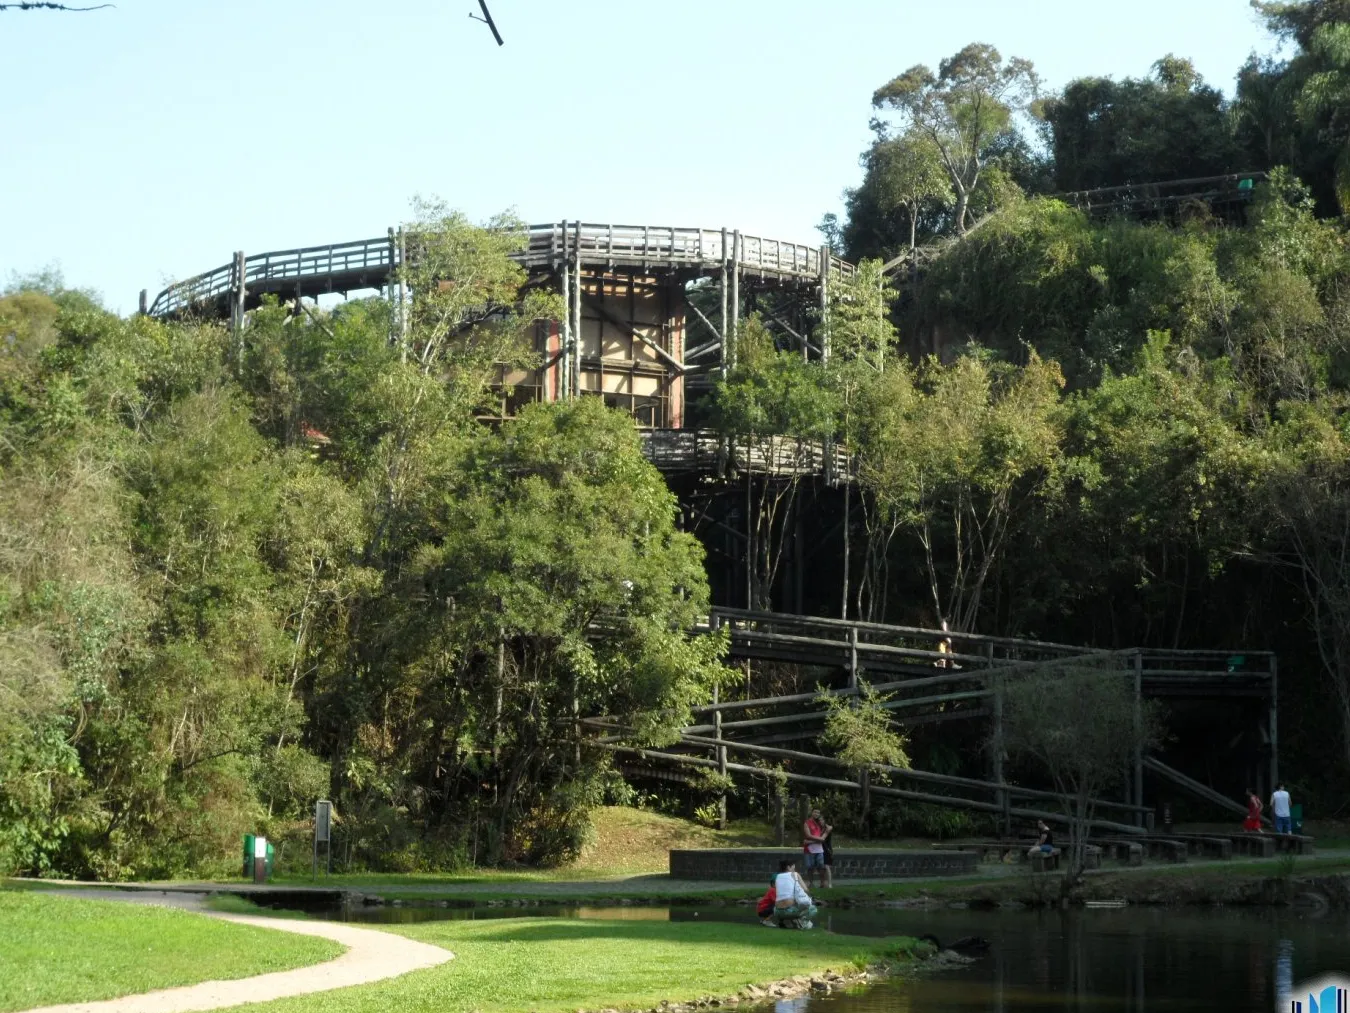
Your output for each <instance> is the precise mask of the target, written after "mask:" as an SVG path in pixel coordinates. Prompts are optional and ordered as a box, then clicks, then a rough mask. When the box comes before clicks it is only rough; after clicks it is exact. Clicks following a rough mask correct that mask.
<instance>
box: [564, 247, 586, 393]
mask: <svg viewBox="0 0 1350 1013" xmlns="http://www.w3.org/2000/svg"><path fill="white" fill-rule="evenodd" d="M573 224H574V228H575V230H576V232H575V236H574V238H573V243H572V249H573V251H574V253H575V257H576V266H575V270H574V271H573V272H572V289H573V297H572V375H571V377H570V378H569V379H568V384H567V386H568V390H569V391H570V392H571V395H572V397H580V396H581V297H582V291H583V290H582V286H581V222H580V221H577V222H575V223H573Z"/></svg>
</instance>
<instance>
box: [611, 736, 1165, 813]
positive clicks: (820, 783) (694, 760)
mask: <svg viewBox="0 0 1350 1013" xmlns="http://www.w3.org/2000/svg"><path fill="white" fill-rule="evenodd" d="M604 748H607V749H610V750H612V751H614V752H616V753H628V754H632V755H636V756H640V757H642V758H643V759H659V760H668V761H671V762H673V763H684V764H689V765H691V766H695V767H712V768H715V767H716V766H717V761H716V760H705V759H704V758H703V757H701V756H684V755H682V754H680V753H663V752H659V751H657V750H652V749H639V748H637V747H635V746H606V747H604ZM727 770H728V771H730V772H734V773H738V774H751V775H754V776H757V777H765V776H769V772H768V771H766V770H764V769H763V768H761V767H751V766H749V765H747V764H743V763H728V764H727ZM774 776H782V777H784V778H786V779H787V780H789V781H795V782H796V783H798V784H809V785H814V786H817V787H821V788H837V789H842V790H844V791H857V790H858V782H856V781H846V780H842V779H840V778H832V777H812V776H811V775H809V774H794V773H791V772H787V771H784V772H781V774H780V775H774ZM871 791H872V794H874V795H885V796H887V797H888V798H899V799H906V800H908V801H911V802H932V803H935V804H937V805H949V806H953V807H955V808H957V809H974V810H976V811H978V812H991V813H996V812H1000V811H1001V810H1000V809H999V807H998V806H997V805H995V804H994V803H992V802H980V801H977V800H976V799H970V798H959V797H955V796H951V795H933V794H930V793H929V792H921V791H906V790H904V789H902V788H884V787H880V786H877V785H873V786H872V788H871ZM1008 812H1009V813H1010V814H1011V815H1013V816H1019V817H1022V818H1024V819H1041V820H1045V821H1047V822H1057V823H1068V822H1070V818H1069V817H1068V816H1067V815H1065V814H1064V813H1057V812H1053V811H1051V810H1041V809H1023V808H1012V809H1009V810H1008ZM1088 825H1089V826H1094V827H1104V828H1106V829H1108V830H1115V831H1118V832H1120V833H1127V834H1138V833H1140V832H1141V831H1140V830H1139V828H1138V827H1135V826H1131V825H1129V824H1126V823H1115V822H1112V821H1111V820H1098V819H1094V820H1090V821H1088Z"/></svg>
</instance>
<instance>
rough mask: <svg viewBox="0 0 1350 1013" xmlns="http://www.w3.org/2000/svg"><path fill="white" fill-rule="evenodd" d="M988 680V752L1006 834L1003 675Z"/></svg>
mask: <svg viewBox="0 0 1350 1013" xmlns="http://www.w3.org/2000/svg"><path fill="white" fill-rule="evenodd" d="M990 680H991V681H992V682H993V683H994V685H993V690H994V736H993V742H992V743H991V744H990V752H992V753H993V756H992V757H991V759H992V760H993V768H994V771H993V775H994V783H995V784H997V785H998V786H999V787H998V788H997V789H996V790H995V792H994V801H995V803H996V804H997V805H998V808H999V812H1000V813H1002V814H1003V816H1002V819H1003V827H1002V830H1003V833H1004V835H1005V836H1006V835H1008V834H1010V833H1011V832H1012V825H1011V824H1012V819H1011V817H1010V816H1009V814H1008V789H1007V788H1005V787H1004V786H1003V754H1004V752H1006V750H1007V747H1006V746H1005V744H1004V741H1003V676H1002V675H1001V674H999V673H997V672H995V673H993V674H991V675H990Z"/></svg>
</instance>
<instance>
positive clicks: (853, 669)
mask: <svg viewBox="0 0 1350 1013" xmlns="http://www.w3.org/2000/svg"><path fill="white" fill-rule="evenodd" d="M848 688H849V689H851V690H856V689H857V688H858V627H856V626H850V627H849V628H848Z"/></svg>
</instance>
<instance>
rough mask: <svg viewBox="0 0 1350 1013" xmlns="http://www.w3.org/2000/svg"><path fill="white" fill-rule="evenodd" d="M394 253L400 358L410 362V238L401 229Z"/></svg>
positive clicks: (396, 239) (397, 234) (397, 235)
mask: <svg viewBox="0 0 1350 1013" xmlns="http://www.w3.org/2000/svg"><path fill="white" fill-rule="evenodd" d="M394 251H395V253H396V254H397V257H398V310H397V312H398V348H399V358H400V360H401V361H403V362H407V361H408V335H409V333H410V332H411V330H412V312H411V310H410V308H409V306H408V303H409V301H410V300H409V297H408V279H407V278H406V277H405V276H404V270H403V268H404V267H405V266H406V265H407V263H408V238H407V236H406V235H404V233H403V229H402V228H401V227H400V228H399V230H398V232H397V233H396V234H395V240H394Z"/></svg>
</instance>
